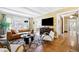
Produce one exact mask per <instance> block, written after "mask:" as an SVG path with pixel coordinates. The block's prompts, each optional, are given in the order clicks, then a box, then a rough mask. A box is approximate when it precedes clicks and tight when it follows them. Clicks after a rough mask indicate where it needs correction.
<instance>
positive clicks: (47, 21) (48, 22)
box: [42, 17, 53, 26]
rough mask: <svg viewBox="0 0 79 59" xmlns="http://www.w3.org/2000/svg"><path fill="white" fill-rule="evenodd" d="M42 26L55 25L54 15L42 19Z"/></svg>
mask: <svg viewBox="0 0 79 59" xmlns="http://www.w3.org/2000/svg"><path fill="white" fill-rule="evenodd" d="M42 26H53V17H52V18H46V19H42Z"/></svg>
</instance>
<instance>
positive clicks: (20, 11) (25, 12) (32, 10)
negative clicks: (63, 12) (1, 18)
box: [0, 7, 61, 17]
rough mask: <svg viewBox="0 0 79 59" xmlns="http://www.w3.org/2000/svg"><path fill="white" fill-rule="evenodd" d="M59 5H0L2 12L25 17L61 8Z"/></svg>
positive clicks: (40, 14)
mask: <svg viewBox="0 0 79 59" xmlns="http://www.w3.org/2000/svg"><path fill="white" fill-rule="evenodd" d="M59 9H61V8H59V7H0V12H1V13H4V14H13V15H18V16H24V17H37V16H42V15H45V14H47V13H49V12H54V11H56V10H59Z"/></svg>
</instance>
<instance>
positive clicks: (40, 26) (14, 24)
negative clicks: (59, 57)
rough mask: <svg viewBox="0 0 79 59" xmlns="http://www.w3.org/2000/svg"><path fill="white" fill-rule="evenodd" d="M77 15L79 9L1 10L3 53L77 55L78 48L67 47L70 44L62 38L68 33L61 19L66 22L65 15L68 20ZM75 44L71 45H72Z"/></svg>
mask: <svg viewBox="0 0 79 59" xmlns="http://www.w3.org/2000/svg"><path fill="white" fill-rule="evenodd" d="M41 9H42V10H41ZM69 11H74V12H69ZM77 11H78V7H56V8H55V7H17V8H15V7H9V8H7V7H1V8H0V37H1V38H0V42H1V43H0V49H1V51H2V52H50V51H52V52H57V51H59V52H61V51H62V52H67V51H76V50H75V49H76V47H75V46H74V47H71V46H69V45H67V43H69V42H65V41H66V40H65V39H67V38H66V37H65V38H64V39H63V37H62V36H63V35H64V32H65V30H64V29H66V28H65V27H66V24H62V21H61V19H63V18H64V14H65V16H66V15H67V14H66V13H68V14H69V15H68V16H70V13H71V16H72V15H73V14H75V13H77ZM72 13H73V14H72ZM62 39H63V40H62ZM63 42H64V43H63ZM73 43H74V42H71V44H72V45H73ZM61 44H62V45H63V46H62V45H61ZM69 44H70V43H69ZM63 47H64V48H63Z"/></svg>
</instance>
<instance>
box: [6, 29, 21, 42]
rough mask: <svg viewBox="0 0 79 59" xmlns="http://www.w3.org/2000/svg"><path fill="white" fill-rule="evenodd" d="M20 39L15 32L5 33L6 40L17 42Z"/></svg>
mask: <svg viewBox="0 0 79 59" xmlns="http://www.w3.org/2000/svg"><path fill="white" fill-rule="evenodd" d="M20 38H21V35H20V34H18V33H17V32H16V31H15V30H11V31H9V32H7V39H8V40H9V41H12V40H17V39H20Z"/></svg>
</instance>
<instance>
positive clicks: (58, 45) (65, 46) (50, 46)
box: [20, 33, 76, 52]
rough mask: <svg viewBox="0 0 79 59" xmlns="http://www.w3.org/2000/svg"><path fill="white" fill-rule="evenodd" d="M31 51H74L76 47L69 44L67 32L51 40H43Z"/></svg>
mask: <svg viewBox="0 0 79 59" xmlns="http://www.w3.org/2000/svg"><path fill="white" fill-rule="evenodd" d="M20 50H22V49H20ZM32 52H76V49H75V48H74V47H72V46H71V45H70V42H69V39H68V34H67V33H66V34H64V35H62V36H59V37H58V38H56V39H54V41H52V42H46V41H45V42H44V43H43V44H42V45H39V46H38V47H37V48H35V49H34V50H33V51H32Z"/></svg>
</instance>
